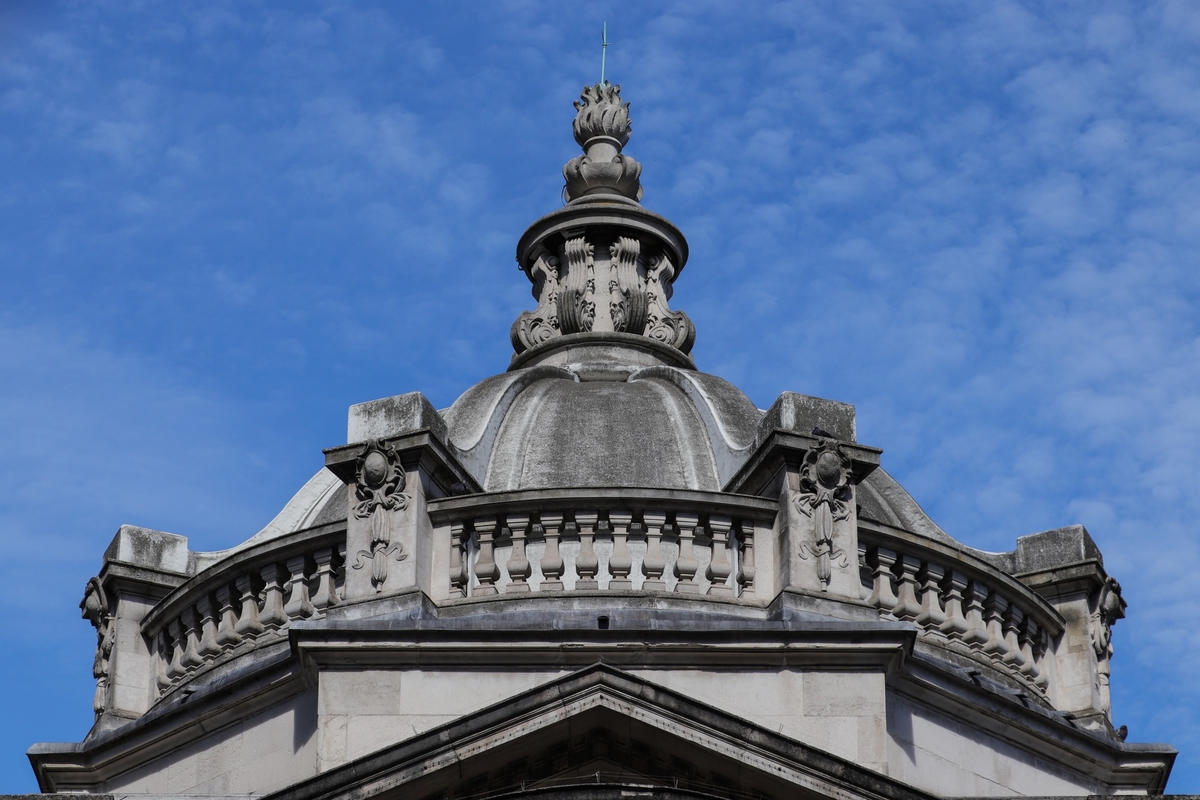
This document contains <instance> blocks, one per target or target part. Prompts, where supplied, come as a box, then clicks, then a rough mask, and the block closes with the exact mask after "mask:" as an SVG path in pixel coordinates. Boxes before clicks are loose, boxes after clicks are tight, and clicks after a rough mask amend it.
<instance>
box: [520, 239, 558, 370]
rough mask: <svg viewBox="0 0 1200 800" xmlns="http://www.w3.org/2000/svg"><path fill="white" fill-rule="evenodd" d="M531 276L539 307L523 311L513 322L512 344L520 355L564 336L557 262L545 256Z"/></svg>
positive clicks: (538, 260)
mask: <svg viewBox="0 0 1200 800" xmlns="http://www.w3.org/2000/svg"><path fill="white" fill-rule="evenodd" d="M529 274H530V277H532V278H533V296H534V297H535V298H536V299H537V301H538V307H537V308H536V309H534V310H533V311H525V312H522V313H521V316H519V317H517V321H516V322H514V323H513V326H512V343H513V349H514V350H516V351H517V352H518V353H523V352H525V351H526V350H528V349H529V348H531V347H535V346H537V345H539V344H541V343H542V342H545V341H547V340H549V339H553V338H554V337H556V336H561V335H562V330H561V329H560V327H559V322H558V296H559V292H560V286H559V282H558V259H557V258H555V257H554V256H552V255H550V254H549V253H542V254H541V255H540V256H538V258H537V261H535V262H534V264H533V267H532V268H531V269H530V270H529Z"/></svg>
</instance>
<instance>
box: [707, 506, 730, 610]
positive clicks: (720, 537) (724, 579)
mask: <svg viewBox="0 0 1200 800" xmlns="http://www.w3.org/2000/svg"><path fill="white" fill-rule="evenodd" d="M732 527H733V519H732V518H730V517H726V516H723V515H721V514H710V515H709V516H708V528H709V531H711V532H712V560H711V561H709V562H708V569H707V570H705V577H707V578H708V581H709V584H708V593H709V595H711V596H713V597H733V588H732V587H730V586H729V585H728V581H729V573H730V570H731V569H732V567H730V565H729V530H730V528H732Z"/></svg>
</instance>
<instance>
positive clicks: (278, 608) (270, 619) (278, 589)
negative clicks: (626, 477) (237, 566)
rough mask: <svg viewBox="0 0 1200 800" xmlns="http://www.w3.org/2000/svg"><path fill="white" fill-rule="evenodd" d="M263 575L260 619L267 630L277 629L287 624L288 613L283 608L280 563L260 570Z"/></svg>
mask: <svg viewBox="0 0 1200 800" xmlns="http://www.w3.org/2000/svg"><path fill="white" fill-rule="evenodd" d="M259 574H261V575H262V579H263V583H264V584H265V585H264V587H263V593H262V599H263V600H262V612H261V613H260V614H259V615H258V621H259V622H261V623H262V626H263V628H264V629H265V630H269V631H277V630H279V629H280V628H282V627H283V626H284V625H287V621H288V617H287V613H286V612H284V610H283V587H282V586H280V585H279V565H278V564H267V565H266V566H264V567H263V568H262V570H260V573H259Z"/></svg>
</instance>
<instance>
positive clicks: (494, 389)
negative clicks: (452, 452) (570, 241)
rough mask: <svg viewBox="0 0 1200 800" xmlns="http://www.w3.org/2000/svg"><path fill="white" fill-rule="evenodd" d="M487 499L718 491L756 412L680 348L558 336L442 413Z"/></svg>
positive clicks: (749, 437) (743, 447) (615, 337)
mask: <svg viewBox="0 0 1200 800" xmlns="http://www.w3.org/2000/svg"><path fill="white" fill-rule="evenodd" d="M443 414H444V416H445V418H446V423H447V427H448V429H449V431H448V432H449V435H450V439H451V441H452V442H453V444H454V445H455V447H456V448H457V449H458V450H459V451H460V454H461V456H462V458H463V460H464V461H465V462H466V463H467V465H468V466H469V467H470V468H471V469H472V472H473V473H474V475H475V477H476V479H477V480H479V482H480V484H482V485H483V487H484V489H485V490H486V491H489V492H498V491H513V490H519V489H541V488H565V487H603V486H610V487H622V486H641V487H653V488H659V489H694V490H704V491H719V490H720V489H721V488H722V487H723V486H724V484H725V483H726V482H727V481H728V480H729V478H730V477H732V475H733V473H734V472H735V471H736V469H737V468H738V467H740V466H741V464H742V463H743V462H744V460H745V459H744V454H745V453H746V451H747V449H748V448H749V447H750V446H751V444H752V443H753V441H754V435H755V431H756V429H757V426H758V422H759V420H760V419H761V418H762V412H761V411H759V410H758V409H757V408H756V407H755V406H754V404H753V403H752V402H751V401H750V399H749V398H748V397H746V395H745V394H743V393H742V392H741V391H740V390H738V389H737V388H736V387H735V386H733V385H732V384H730V383H729V382H728V381H725V380H723V379H721V378H718V377H716V376H714V375H707V374H705V373H702V372H698V371H697V370H696V369H695V367H694V366H693V365H692V364H691V359H690V358H688V357H687V356H684V355H683V354H682V353H680V352H679V351H678V350H674V349H673V348H669V347H667V346H664V345H660V344H658V343H656V342H653V341H651V340H647V339H645V338H644V337H635V336H631V335H627V334H618V333H609V334H607V335H597V334H590V335H586V336H584V335H577V336H574V337H562V338H559V339H555V340H553V341H551V342H549V343H547V344H546V345H543V346H541V347H539V348H537V349H536V350H533V351H529V352H528V353H526V354H523V357H521V358H520V359H518V360H516V361H515V362H514V364H513V367H512V368H511V369H510V370H509V371H508V372H505V373H503V374H501V375H496V376H493V377H491V378H488V379H486V380H484V381H482V382H480V383H478V384H476V385H475V386H473V387H471V388H470V389H468V390H467V391H466V392H464V393H463V395H462V396H461V397H459V398H458V400H456V401H455V403H454V405H452V406H451V407H450V408H449V409H448V410H445V411H444V412H443Z"/></svg>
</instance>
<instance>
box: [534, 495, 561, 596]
mask: <svg viewBox="0 0 1200 800" xmlns="http://www.w3.org/2000/svg"><path fill="white" fill-rule="evenodd" d="M538 518H539V519H540V520H541V522H542V526H541V527H542V535H543V536H544V537H545V539H546V551H545V552H544V553H543V554H542V576H543V578H544V580H542V585H541V586H540V587H539V589H540V591H543V592H561V591H562V589H563V583H562V574H563V560H562V553H561V552H559V549H558V540H559V537H560V535H561V534H560V531H562V522H563V515H562V514H561V513H559V512H557V511H556V512H554V513H549V514H539V515H538Z"/></svg>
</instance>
